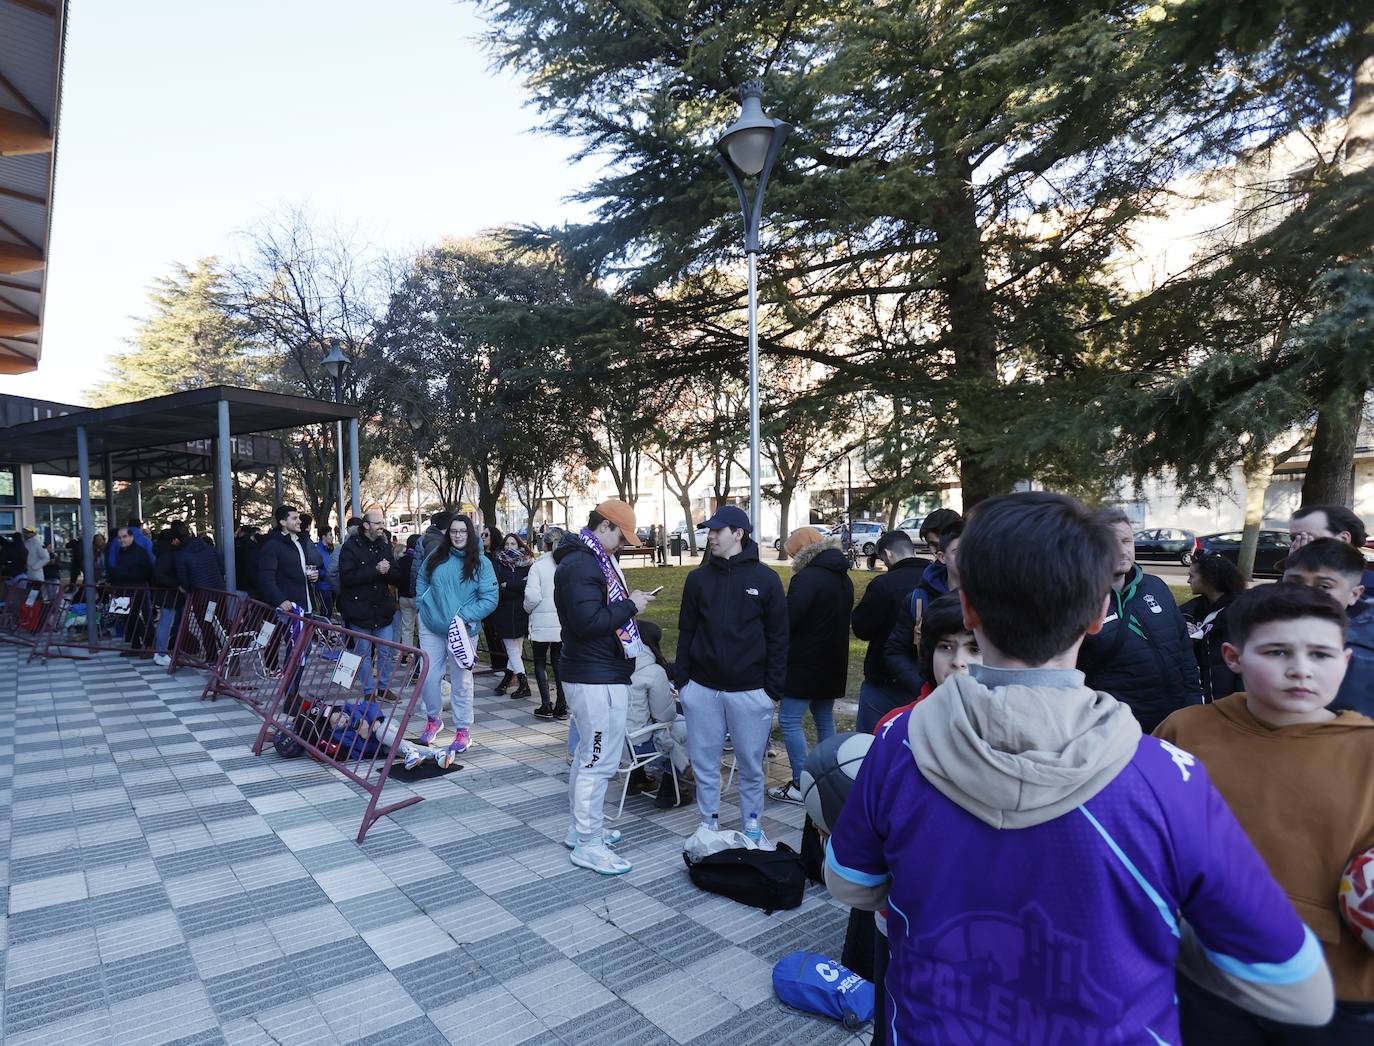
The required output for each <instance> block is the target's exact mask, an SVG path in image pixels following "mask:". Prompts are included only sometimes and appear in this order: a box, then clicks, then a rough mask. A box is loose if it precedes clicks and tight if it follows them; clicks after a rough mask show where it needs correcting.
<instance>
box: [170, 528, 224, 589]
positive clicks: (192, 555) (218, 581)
mask: <svg viewBox="0 0 1374 1046" xmlns="http://www.w3.org/2000/svg"><path fill="white" fill-rule="evenodd" d="M175 563H176V572H177V584H178V585H180V586H181V587H182V588H184V589H186V591H188V592H190V591H191V590H192V589H196V588H220V589H222V588H224V571H223V570H222V569H220V565H219V556H217V555H215V550H214V549H213V548H211V547H210V546H209V544H207V543H206V542H204V541H202V540H201V539H200V538H192V539H191V540H190V541H188V542H186V544H184V545H182V546H181V548H179V549H177V553H176V559H175Z"/></svg>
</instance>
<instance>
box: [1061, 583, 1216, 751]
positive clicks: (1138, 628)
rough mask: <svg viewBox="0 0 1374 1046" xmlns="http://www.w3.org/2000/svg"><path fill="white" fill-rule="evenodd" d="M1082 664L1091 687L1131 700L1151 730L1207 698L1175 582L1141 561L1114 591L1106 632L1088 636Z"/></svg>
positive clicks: (1145, 728) (1081, 654)
mask: <svg viewBox="0 0 1374 1046" xmlns="http://www.w3.org/2000/svg"><path fill="white" fill-rule="evenodd" d="M1078 668H1079V670H1080V671H1081V672H1082V673H1083V675H1084V676H1085V677H1086V679H1087V684H1088V686H1090V687H1092V688H1093V689H1094V690H1103V691H1106V692H1107V693H1109V694H1111V695H1112V696H1113V697H1114V698H1116V699H1117V700H1118V701H1124V702H1125V703H1126V704H1128V705H1130V706H1131V711H1132V712H1134V713H1135V717H1136V719H1137V720H1139V722H1140V728H1141V730H1143V731H1144V732H1145V733H1147V734H1148V733H1153V732H1154V729H1155V727H1157V726H1158V725H1159V724H1160V723H1162V722H1163V721H1164V720H1165V718H1167V717H1168V716H1169V715H1170V713H1172V712H1176V711H1178V710H1179V709H1180V708H1183V707H1185V706H1187V705H1196V704H1201V703H1202V686H1201V684H1200V683H1199V681H1198V670H1197V659H1196V658H1195V657H1194V656H1193V641H1192V639H1191V638H1190V637H1189V635H1188V623H1187V622H1186V621H1184V620H1183V614H1182V612H1181V611H1180V610H1179V609H1178V604H1177V603H1175V602H1174V597H1173V594H1172V593H1171V592H1170V591H1169V586H1168V585H1166V584H1165V583H1164V582H1163V581H1161V580H1160V579H1159V578H1157V577H1155V576H1154V575H1153V574H1146V573H1145V572H1144V571H1142V570H1141V569H1140V567H1139V566H1137V567H1136V568H1135V572H1134V573H1133V574H1132V575H1131V577H1130V578H1128V579H1127V582H1126V586H1125V588H1124V589H1123V590H1122V591H1121V592H1119V593H1118V592H1113V593H1112V595H1111V601H1110V605H1109V607H1108V610H1107V620H1106V621H1105V622H1104V623H1103V626H1102V631H1101V632H1099V633H1097V635H1095V636H1087V637H1085V638H1084V640H1083V645H1082V646H1081V647H1080V648H1079V650H1078Z"/></svg>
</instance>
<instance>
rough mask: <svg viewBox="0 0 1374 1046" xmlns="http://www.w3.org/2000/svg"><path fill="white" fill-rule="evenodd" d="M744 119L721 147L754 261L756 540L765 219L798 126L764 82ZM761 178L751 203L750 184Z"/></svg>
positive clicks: (752, 480) (746, 102) (748, 91)
mask: <svg viewBox="0 0 1374 1046" xmlns="http://www.w3.org/2000/svg"><path fill="white" fill-rule="evenodd" d="M739 97H740V114H739V119H738V120H736V121H735V122H734V123H732V124H731V125H730V126H729V127H727V128H726V129H725V133H724V134H722V135H721V136H720V138H719V140H718V141H717V142H716V150H717V151H718V153H719V155H718V156H717V159H719V160H720V165H721V166H722V167H724V168H725V173H726V175H728V176H729V178H730V184H731V185H733V186H734V187H735V192H737V193H738V194H739V206H740V211H741V212H742V213H743V215H744V252H745V254H746V255H747V256H748V258H749V519H750V521H751V522H752V523H753V525H754V537H755V539H756V540H757V538H758V536H759V517H760V512H761V505H760V502H761V497H760V493H759V317H758V311H759V300H758V299H759V277H758V253H759V218H760V215H761V213H762V211H763V193H764V190H765V189H766V188H768V176H769V174H771V173H772V170H773V163H774V161H775V160H777V158H778V152H779V151H780V150H781V149H782V143H783V142H785V141H786V140H787V136H788V135H789V134H791V133H792V125H791V124H788V123H784V122H783V121H782V120H775V119H773V118H772V117H770V116H767V115H765V114H764V111H763V103H762V101H761V99H762V98H763V82H762V81H761V80H750V81H748V82H747V83H745V84H743V85H742V86H741V87H740V89H739ZM748 178H757V179H758V184H757V187H756V188H755V189H754V198H753V200H752V201H751V200H750V198H749V194H748V192H747V191H746V190H745V184H744V183H745V180H746V179H748Z"/></svg>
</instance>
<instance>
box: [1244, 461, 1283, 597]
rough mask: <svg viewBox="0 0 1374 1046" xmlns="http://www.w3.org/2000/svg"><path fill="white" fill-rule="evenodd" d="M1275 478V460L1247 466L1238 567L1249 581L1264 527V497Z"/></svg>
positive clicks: (1252, 573)
mask: <svg viewBox="0 0 1374 1046" xmlns="http://www.w3.org/2000/svg"><path fill="white" fill-rule="evenodd" d="M1273 477H1274V459H1273V457H1271V456H1269V455H1265V456H1264V457H1262V458H1261V459H1260V460H1259V461H1257V462H1254V463H1248V462H1247V463H1246V466H1245V530H1244V531H1243V532H1242V533H1241V539H1240V550H1239V552H1238V553H1237V562H1236V566H1237V567H1239V568H1240V572H1241V573H1242V574H1244V575H1245V580H1246V581H1249V580H1250V579H1251V578H1252V577H1253V576H1254V573H1255V550H1256V549H1257V548H1258V547H1259V533H1260V527H1262V526H1263V525H1264V495H1265V493H1266V492H1267V491H1268V490H1269V481H1270V480H1271V479H1273Z"/></svg>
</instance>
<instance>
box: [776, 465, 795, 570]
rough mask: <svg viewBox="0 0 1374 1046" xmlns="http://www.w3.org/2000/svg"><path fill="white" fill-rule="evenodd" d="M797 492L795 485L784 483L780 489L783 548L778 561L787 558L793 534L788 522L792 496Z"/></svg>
mask: <svg viewBox="0 0 1374 1046" xmlns="http://www.w3.org/2000/svg"><path fill="white" fill-rule="evenodd" d="M795 492H796V484H795V483H790V484H789V483H784V484H782V485H781V486H780V487H779V488H778V538H779V543H780V544H781V546H782V547H781V548H779V549H778V559H780V560H781V559H786V558H787V538H788V536H789V535H790V534H791V533H792V531H791V530H790V529H788V526H787V520H788V518H789V517H790V516H791V514H792V495H793V494H794V493H795Z"/></svg>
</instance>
